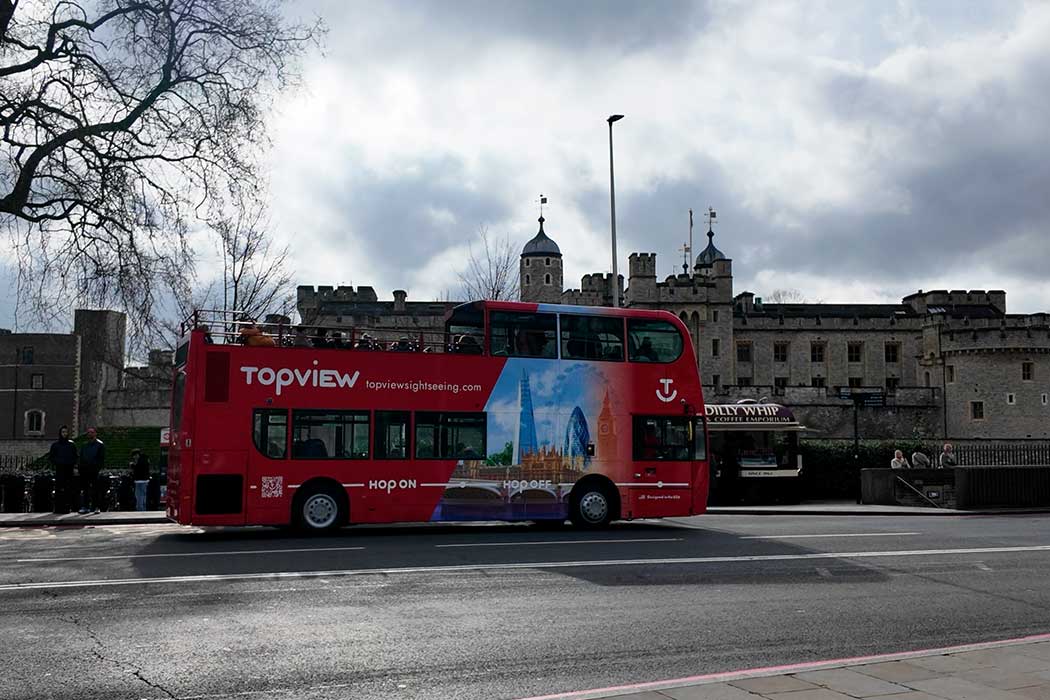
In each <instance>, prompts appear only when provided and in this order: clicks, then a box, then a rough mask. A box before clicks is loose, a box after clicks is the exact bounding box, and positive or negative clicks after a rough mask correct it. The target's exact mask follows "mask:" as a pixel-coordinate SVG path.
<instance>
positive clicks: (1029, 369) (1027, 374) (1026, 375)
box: [1021, 362, 1035, 382]
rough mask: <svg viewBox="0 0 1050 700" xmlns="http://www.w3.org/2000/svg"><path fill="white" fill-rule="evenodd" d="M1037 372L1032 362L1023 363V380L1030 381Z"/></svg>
mask: <svg viewBox="0 0 1050 700" xmlns="http://www.w3.org/2000/svg"><path fill="white" fill-rule="evenodd" d="M1034 373H1035V366H1034V365H1033V364H1032V363H1031V362H1022V363H1021V381H1023V382H1030V381H1032V376H1033V374H1034Z"/></svg>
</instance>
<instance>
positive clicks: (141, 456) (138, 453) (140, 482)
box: [130, 448, 149, 510]
mask: <svg viewBox="0 0 1050 700" xmlns="http://www.w3.org/2000/svg"><path fill="white" fill-rule="evenodd" d="M130 466H131V478H132V479H134V480H135V510H146V489H147V487H148V486H149V457H147V456H146V454H145V453H144V452H143V451H142V450H140V449H137V448H136V449H134V450H132V451H131V464H130Z"/></svg>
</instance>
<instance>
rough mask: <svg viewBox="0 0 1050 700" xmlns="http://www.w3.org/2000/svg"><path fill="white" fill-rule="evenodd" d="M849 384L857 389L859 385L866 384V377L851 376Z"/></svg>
mask: <svg viewBox="0 0 1050 700" xmlns="http://www.w3.org/2000/svg"><path fill="white" fill-rule="evenodd" d="M849 385H850V387H851V388H853V389H857V388H859V387H862V386H864V377H850V378H849Z"/></svg>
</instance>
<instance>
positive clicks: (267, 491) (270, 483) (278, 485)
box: [262, 476, 284, 498]
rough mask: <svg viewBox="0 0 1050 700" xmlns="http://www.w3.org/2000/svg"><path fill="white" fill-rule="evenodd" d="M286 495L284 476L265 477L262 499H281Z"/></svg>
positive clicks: (263, 479)
mask: <svg viewBox="0 0 1050 700" xmlns="http://www.w3.org/2000/svg"><path fill="white" fill-rule="evenodd" d="M282 495H284V477H283V476H264V477H263V478H262V497H263V498H280V497H281V496H282Z"/></svg>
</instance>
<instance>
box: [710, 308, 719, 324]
mask: <svg viewBox="0 0 1050 700" xmlns="http://www.w3.org/2000/svg"><path fill="white" fill-rule="evenodd" d="M711 322H712V323H718V309H712V310H711Z"/></svg>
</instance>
